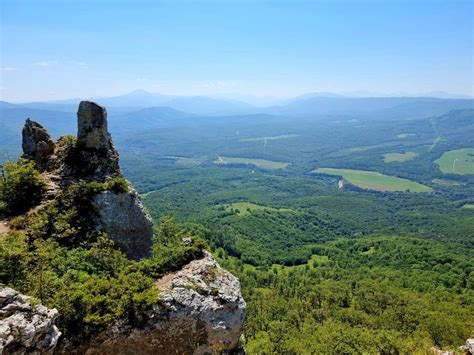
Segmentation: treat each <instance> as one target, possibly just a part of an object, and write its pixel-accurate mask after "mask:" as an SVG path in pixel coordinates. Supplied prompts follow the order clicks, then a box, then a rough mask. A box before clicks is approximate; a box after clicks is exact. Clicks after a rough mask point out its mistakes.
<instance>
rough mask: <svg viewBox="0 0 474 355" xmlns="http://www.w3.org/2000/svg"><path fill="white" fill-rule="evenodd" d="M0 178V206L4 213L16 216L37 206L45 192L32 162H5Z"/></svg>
mask: <svg viewBox="0 0 474 355" xmlns="http://www.w3.org/2000/svg"><path fill="white" fill-rule="evenodd" d="M1 175H2V176H1V178H0V201H1V203H0V206H3V209H4V211H3V212H4V213H6V214H8V215H16V214H21V213H24V212H26V211H27V210H28V209H30V208H31V207H32V206H35V205H37V204H38V203H39V202H40V201H41V198H42V196H43V193H44V190H45V183H44V180H43V178H42V176H41V174H40V172H39V171H38V170H36V169H35V165H34V162H33V161H28V160H25V159H20V160H19V161H18V163H14V162H11V161H9V162H7V163H6V164H5V166H4V167H3V169H2V174H1Z"/></svg>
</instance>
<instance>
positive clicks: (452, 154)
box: [435, 148, 474, 175]
mask: <svg viewBox="0 0 474 355" xmlns="http://www.w3.org/2000/svg"><path fill="white" fill-rule="evenodd" d="M435 163H436V164H438V165H439V169H440V170H441V171H442V172H443V173H445V174H459V175H467V174H474V148H464V149H457V150H450V151H449V152H445V153H444V154H443V155H442V156H441V158H439V159H437V160H435Z"/></svg>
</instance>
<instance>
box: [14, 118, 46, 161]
mask: <svg viewBox="0 0 474 355" xmlns="http://www.w3.org/2000/svg"><path fill="white" fill-rule="evenodd" d="M21 134H22V148H23V157H24V158H26V159H31V160H33V161H34V162H35V163H36V166H37V167H38V169H40V170H45V169H47V166H48V162H49V159H50V157H51V155H52V154H53V153H54V142H53V140H52V139H51V136H50V135H49V133H48V131H47V130H46V129H45V128H44V127H43V126H42V125H40V124H39V123H38V122H36V121H33V120H32V119H30V118H28V119H27V120H26V122H25V125H24V126H23V130H22V131H21Z"/></svg>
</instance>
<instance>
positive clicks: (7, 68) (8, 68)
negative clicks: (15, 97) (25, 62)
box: [2, 67, 18, 72]
mask: <svg viewBox="0 0 474 355" xmlns="http://www.w3.org/2000/svg"><path fill="white" fill-rule="evenodd" d="M16 70H18V69H17V68H14V67H2V71H5V72H7V71H16Z"/></svg>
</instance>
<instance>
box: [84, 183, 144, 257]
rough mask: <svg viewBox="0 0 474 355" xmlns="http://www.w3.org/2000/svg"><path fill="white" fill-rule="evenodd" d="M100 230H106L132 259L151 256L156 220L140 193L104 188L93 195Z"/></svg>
mask: <svg viewBox="0 0 474 355" xmlns="http://www.w3.org/2000/svg"><path fill="white" fill-rule="evenodd" d="M93 202H94V205H95V207H96V209H97V213H98V216H97V219H96V226H97V229H99V230H101V231H104V232H105V233H107V235H108V237H109V238H110V239H112V240H114V241H115V242H117V243H118V244H119V245H120V246H121V247H122V248H123V249H124V251H125V253H126V254H127V256H128V257H129V258H131V259H135V260H138V259H141V258H144V257H147V256H150V249H151V244H152V238H153V221H152V219H151V217H150V216H149V215H148V214H147V213H146V212H145V210H144V208H143V204H142V202H141V201H140V197H139V196H138V193H137V192H136V191H135V190H134V189H133V188H130V189H129V191H128V192H124V193H115V192H113V191H104V192H102V193H100V194H98V195H96V196H95V197H94V201H93Z"/></svg>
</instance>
